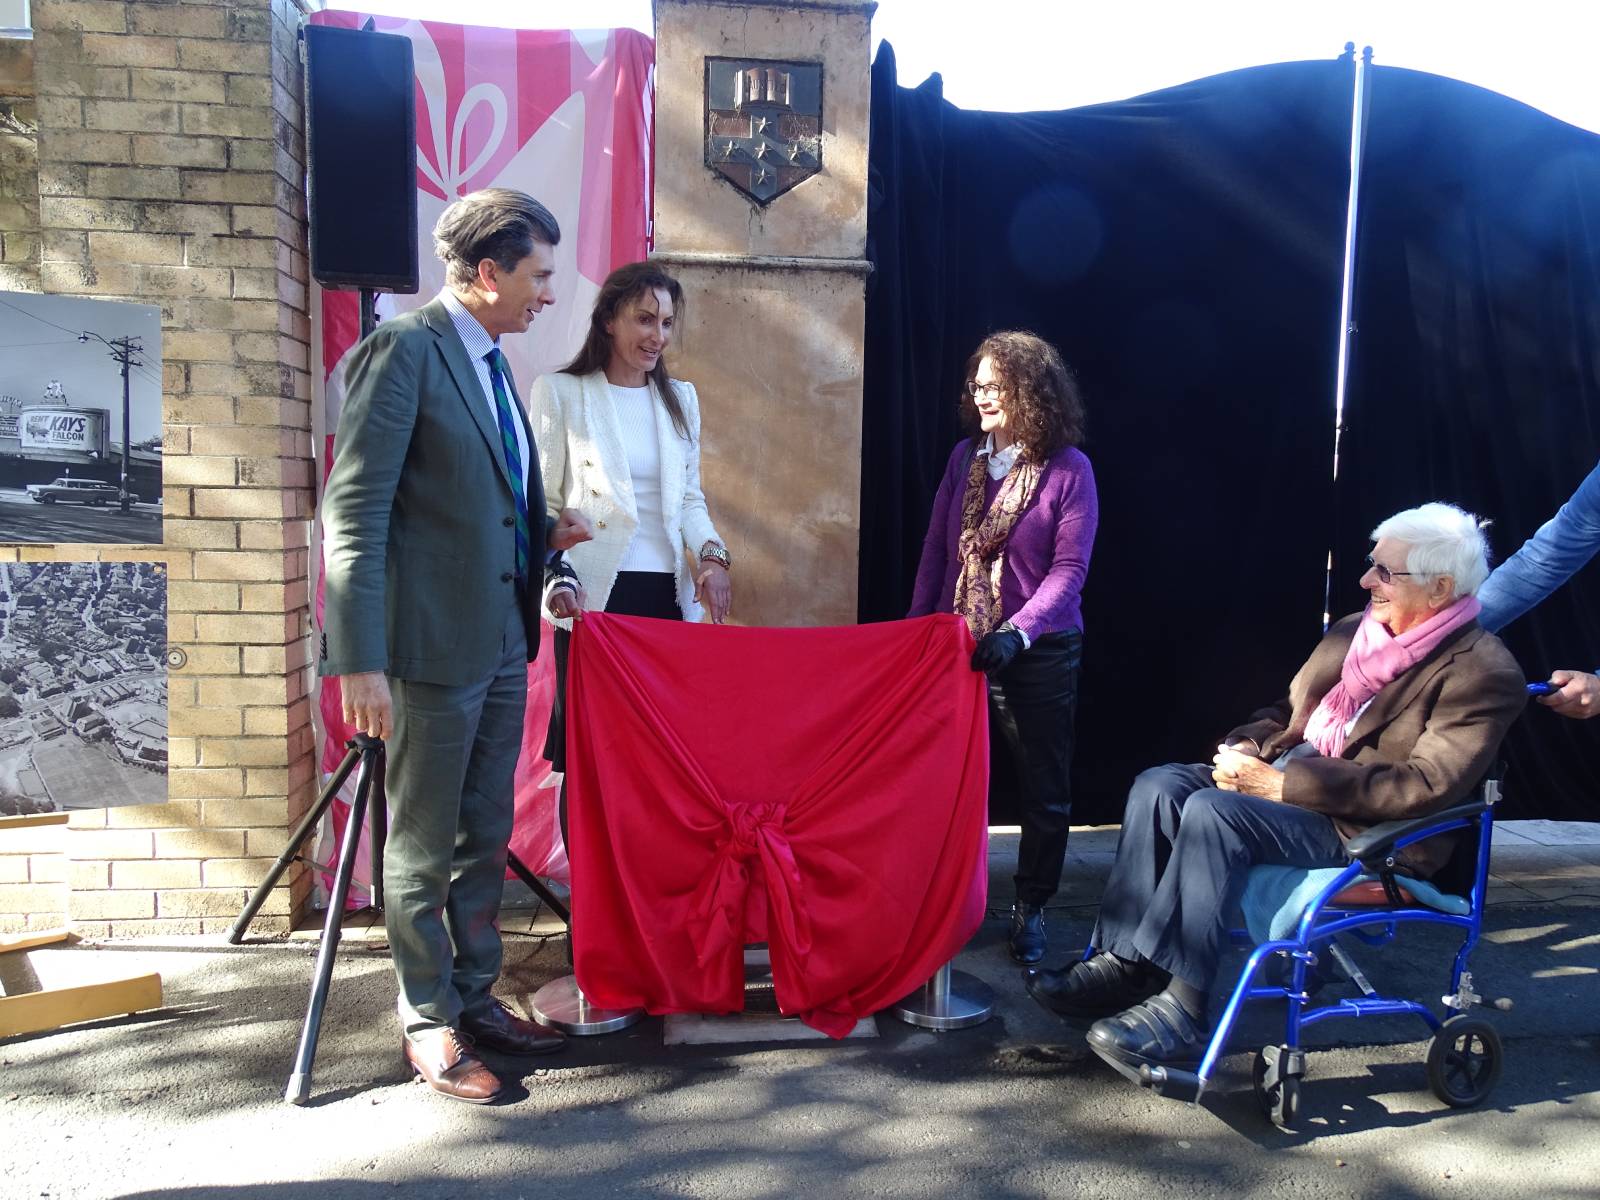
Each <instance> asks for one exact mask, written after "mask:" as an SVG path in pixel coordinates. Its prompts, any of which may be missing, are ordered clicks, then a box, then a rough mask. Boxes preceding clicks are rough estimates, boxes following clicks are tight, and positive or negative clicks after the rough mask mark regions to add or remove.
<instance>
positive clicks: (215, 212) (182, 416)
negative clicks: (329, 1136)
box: [22, 0, 316, 936]
mask: <svg viewBox="0 0 1600 1200" xmlns="http://www.w3.org/2000/svg"><path fill="white" fill-rule="evenodd" d="M33 14H34V31H35V54H34V85H35V88H36V91H37V102H36V103H37V109H38V120H39V136H38V189H39V222H40V226H41V241H42V257H41V261H40V264H39V272H40V280H41V283H42V288H43V290H44V291H46V292H55V293H63V294H72V295H82V296H96V297H103V298H107V299H118V300H129V301H133V302H137V303H146V304H159V305H160V306H161V324H162V353H163V359H164V365H163V382H164V389H163V390H164V393H165V403H166V424H165V434H164V458H163V462H164V467H163V475H164V483H165V500H164V507H165V512H166V531H165V544H164V546H162V547H152V548H150V549H149V550H134V551H132V552H130V551H129V549H128V548H126V547H116V548H112V547H105V548H101V549H98V550H97V549H95V548H92V547H88V548H86V547H71V548H65V549H63V550H62V551H59V552H54V551H49V550H45V551H42V552H41V551H37V550H24V551H22V556H23V557H24V558H28V559H31V558H47V557H60V558H82V557H89V556H93V555H94V554H97V553H98V554H99V555H100V556H101V557H104V558H106V559H136V558H150V559H155V560H159V561H164V562H165V563H166V564H167V572H168V577H169V593H168V612H167V621H168V641H169V643H170V644H171V645H173V646H174V647H177V648H180V649H181V650H182V651H183V652H184V654H185V655H186V657H187V662H186V663H185V664H184V665H183V666H182V667H179V668H175V669H174V670H173V671H172V672H171V676H170V698H171V725H170V733H171V739H170V743H169V748H170V754H171V758H170V774H169V783H170V789H169V801H168V803H166V804H164V805H156V806H151V807H139V808H113V809H108V810H104V811H98V810H95V811H87V812H81V813H75V814H73V817H72V820H71V825H70V829H69V833H68V837H67V839H66V845H67V855H68V858H69V860H70V861H69V872H68V882H69V885H70V894H69V897H68V915H69V917H70V920H71V922H72V924H73V925H74V927H75V928H76V929H77V930H78V931H79V932H81V933H83V934H85V935H88V936H118V935H124V934H146V933H195V932H212V931H216V930H220V929H223V928H226V926H227V925H228V924H229V922H230V921H231V919H232V917H234V916H235V915H236V914H237V912H238V910H239V908H240V907H241V905H242V904H243V902H244V899H245V896H246V894H247V891H248V889H249V887H250V886H252V885H253V884H254V883H256V882H257V881H258V880H259V879H260V878H261V876H262V875H263V874H264V872H265V869H266V867H267V865H268V864H269V862H270V859H271V858H272V857H273V856H275V855H276V854H277V852H278V851H279V850H280V849H281V848H282V844H283V840H284V838H285V835H286V831H287V829H288V827H289V826H290V825H291V824H292V823H293V821H294V820H295V819H296V818H298V817H299V815H300V814H301V813H303V812H304V810H305V808H306V806H307V805H308V803H309V802H310V800H311V798H312V796H313V794H314V780H315V774H316V772H315V763H314V759H313V754H312V746H313V738H312V730H311V724H310V720H311V702H310V699H309V689H310V682H311V681H310V669H309V665H308V664H309V662H310V655H309V629H310V613H309V596H308V577H309V574H308V569H307V568H308V555H309V549H308V547H309V520H310V517H311V507H312V470H313V468H312V457H311V416H310V396H311V390H310V375H309V365H310V353H309V343H310V318H309V313H308V307H307V301H308V288H307V270H306V257H305V251H306V227H305V206H304V197H303V194H302V191H301V178H302V172H303V162H304V140H303V129H304V121H303V114H302V112H301V107H302V106H301V95H302V91H301V89H302V79H301V68H300V63H299V56H298V53H297V49H296V44H295V34H296V31H297V30H298V28H299V25H300V23H301V20H302V13H301V10H300V8H299V7H298V6H297V5H296V4H295V3H293V2H292V0H234V2H232V3H205V2H204V0H201V2H195V0H186V2H185V3H182V4H171V3H151V4H138V3H134V4H121V3H109V2H104V0H35V4H34V9H33ZM309 885H310V880H309V877H308V876H307V875H306V874H305V873H304V872H303V871H297V872H295V873H294V874H293V875H291V877H290V879H289V881H288V882H287V883H286V885H285V886H284V887H283V888H281V889H280V890H279V893H278V894H277V895H275V896H273V897H272V898H271V899H270V900H269V901H268V904H267V906H266V908H265V909H264V910H263V916H262V918H260V920H259V921H258V924H257V928H258V929H260V930H262V931H269V930H278V931H282V930H283V929H285V928H286V927H287V924H288V920H289V914H290V912H291V910H292V909H294V908H297V907H299V906H300V905H301V904H303V902H304V900H305V897H306V895H307V892H308V890H309Z"/></svg>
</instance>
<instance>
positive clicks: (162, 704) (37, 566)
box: [0, 562, 167, 817]
mask: <svg viewBox="0 0 1600 1200" xmlns="http://www.w3.org/2000/svg"><path fill="white" fill-rule="evenodd" d="M166 649H167V575H166V570H165V568H164V567H162V566H161V565H160V564H158V563H123V562H78V563H61V562H50V563H0V817H4V816H29V815H31V814H34V813H50V812H62V811H65V810H68V809H75V808H107V807H111V806H114V805H121V804H161V803H164V802H165V801H166V798H167V664H166Z"/></svg>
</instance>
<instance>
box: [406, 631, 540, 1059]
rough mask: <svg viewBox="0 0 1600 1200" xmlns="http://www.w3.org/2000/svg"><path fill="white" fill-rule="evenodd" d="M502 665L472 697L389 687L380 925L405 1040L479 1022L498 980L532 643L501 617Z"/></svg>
mask: <svg viewBox="0 0 1600 1200" xmlns="http://www.w3.org/2000/svg"><path fill="white" fill-rule="evenodd" d="M501 650H502V652H501V658H500V665H499V666H498V667H497V668H496V669H495V672H494V674H493V675H492V676H490V677H489V678H488V679H484V680H482V681H481V682H479V683H474V684H469V685H467V686H464V687H444V686H441V685H439V684H433V683H418V682H416V681H412V680H405V679H391V680H390V681H389V687H390V691H391V693H392V695H393V697H394V735H393V736H392V737H391V738H390V740H389V744H388V749H387V763H388V773H387V777H386V778H387V790H388V800H389V841H388V843H387V845H386V847H385V849H384V855H383V877H384V903H385V908H384V923H385V926H386V927H387V929H388V934H389V949H390V953H391V955H392V957H393V959H394V970H395V975H396V976H397V977H398V980H399V984H400V1003H399V1008H400V1023H401V1025H402V1026H403V1027H404V1028H405V1032H406V1036H407V1037H415V1036H417V1035H419V1034H422V1033H425V1032H427V1031H428V1030H431V1029H437V1028H439V1027H441V1026H455V1025H456V1024H457V1023H458V1022H459V1020H460V1017H461V1014H462V1013H463V1012H468V1013H472V1012H477V1011H481V1009H483V1008H484V1007H486V1006H487V1005H488V1003H489V989H490V988H491V987H492V986H493V985H494V981H495V980H496V979H498V978H499V976H500V960H501V949H500V929H499V926H498V924H497V922H498V920H499V916H500V897H501V893H502V892H503V890H504V888H505V874H506V845H507V843H508V842H509V841H510V839H511V816H512V803H511V790H512V781H513V777H514V775H515V772H516V766H517V755H518V752H519V751H520V750H521V748H522V724H523V712H524V710H525V709H526V707H527V697H528V663H527V657H528V654H527V650H528V642H527V634H526V632H525V630H524V628H523V624H522V615H521V613H520V612H519V611H518V610H517V607H516V606H515V605H511V606H508V608H507V610H506V613H505V636H504V639H503V641H502V646H501Z"/></svg>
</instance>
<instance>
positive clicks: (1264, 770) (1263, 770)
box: [1211, 741, 1283, 800]
mask: <svg viewBox="0 0 1600 1200" xmlns="http://www.w3.org/2000/svg"><path fill="white" fill-rule="evenodd" d="M1237 747H1244V748H1245V749H1244V750H1241V749H1238V748H1237ZM1255 749H1256V746H1255V744H1254V743H1253V742H1249V741H1244V742H1235V743H1234V744H1233V745H1232V746H1229V745H1227V744H1223V745H1220V746H1218V747H1217V752H1216V754H1214V755H1213V756H1212V758H1211V764H1212V765H1211V778H1212V781H1213V782H1214V783H1215V784H1216V785H1217V786H1218V787H1219V788H1221V789H1222V790H1223V791H1225V792H1241V793H1243V794H1244V795H1246V796H1260V797H1261V798H1262V799H1263V800H1282V799H1283V772H1282V771H1277V770H1274V769H1273V768H1272V767H1271V766H1270V765H1268V764H1267V763H1264V762H1262V761H1261V760H1260V759H1259V758H1257V757H1256V756H1255V754H1254V753H1247V752H1246V750H1249V751H1253V750H1255Z"/></svg>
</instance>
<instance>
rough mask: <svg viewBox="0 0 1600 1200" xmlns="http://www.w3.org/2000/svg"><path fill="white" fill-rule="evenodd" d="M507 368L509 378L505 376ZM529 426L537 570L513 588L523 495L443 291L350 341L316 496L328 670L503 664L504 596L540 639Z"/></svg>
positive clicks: (534, 497)
mask: <svg viewBox="0 0 1600 1200" xmlns="http://www.w3.org/2000/svg"><path fill="white" fill-rule="evenodd" d="M507 382H508V383H509V382H510V381H509V380H508V381H507ZM512 395H513V398H514V399H515V400H516V403H515V404H514V405H513V408H514V409H515V410H516V414H517V418H518V420H520V421H522V423H523V427H524V429H525V430H526V432H527V438H528V457H529V463H530V469H529V471H528V485H527V486H528V495H527V501H528V514H529V520H530V521H531V523H532V528H531V529H530V531H529V533H530V541H531V542H532V543H533V553H534V558H535V563H534V564H533V565H532V567H531V568H530V573H532V574H533V576H534V577H533V578H532V579H531V580H530V581H528V583H527V586H525V587H523V588H522V589H520V594H519V589H518V588H517V584H516V579H515V570H516V554H517V550H516V525H515V520H516V515H515V514H516V500H515V496H514V494H513V492H512V490H511V474H510V471H509V469H508V468H507V467H506V461H505V452H504V450H503V449H502V447H501V441H500V430H499V428H498V427H497V425H496V424H495V422H494V419H493V415H492V413H491V411H490V409H489V407H488V404H487V403H486V402H485V400H484V395H483V388H482V386H481V385H480V384H479V382H478V378H477V375H476V374H475V373H474V371H473V366H472V363H471V362H470V361H469V360H468V358H467V351H466V348H465V347H464V346H463V345H462V342H461V338H460V336H459V335H458V334H457V333H456V331H455V327H454V326H453V325H452V324H451V321H450V314H449V312H448V310H446V308H445V307H444V304H443V303H442V302H440V301H438V300H435V301H433V302H432V303H431V304H428V305H425V306H424V307H422V308H420V309H418V310H416V311H415V312H410V313H407V314H405V315H404V316H400V317H396V318H395V319H393V320H390V321H385V322H384V323H383V324H382V325H381V326H380V327H379V328H378V329H377V331H376V332H374V333H373V334H372V336H371V337H368V338H367V339H366V340H364V341H363V342H361V344H360V345H358V346H357V347H356V348H355V349H354V350H352V351H351V352H350V360H349V365H348V366H347V367H346V368H345V402H344V408H343V410H342V411H341V412H340V414H339V429H338V433H337V435H336V437H335V440H334V461H333V471H332V473H331V474H330V475H329V478H328V487H327V491H326V494H325V496H324V498H323V506H322V544H323V562H324V580H325V587H326V605H325V609H324V619H323V636H322V643H321V652H320V655H319V658H320V663H319V667H320V671H321V673H322V674H323V675H353V674H356V673H358V672H361V671H383V672H386V673H387V674H389V675H391V676H395V677H397V678H401V679H411V680H416V681H418V682H422V683H435V684H443V685H447V686H462V685H465V684H469V683H474V682H477V681H478V680H481V679H484V678H486V677H487V676H489V675H491V674H493V672H494V670H495V668H496V666H497V665H498V664H499V662H500V659H501V642H502V638H503V635H504V633H505V622H504V617H503V615H498V614H504V612H505V606H506V604H507V602H508V601H512V600H515V601H516V602H517V603H519V604H520V605H521V608H522V614H523V622H524V624H525V625H526V626H527V631H528V658H529V660H530V661H531V660H532V658H533V657H534V655H535V654H537V653H538V649H539V594H540V590H541V585H542V583H543V579H542V574H543V572H542V570H540V568H541V567H544V566H545V565H546V560H547V555H546V553H545V549H544V547H545V544H546V540H547V537H548V527H549V522H548V518H547V517H546V515H545V502H544V486H543V483H542V481H541V480H540V477H539V467H538V461H539V460H538V450H537V447H536V446H535V444H534V440H533V430H532V428H530V427H529V426H528V420H527V416H526V414H525V413H524V412H523V409H522V402H521V400H520V398H517V397H516V392H515V386H514V385H513V387H512Z"/></svg>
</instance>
